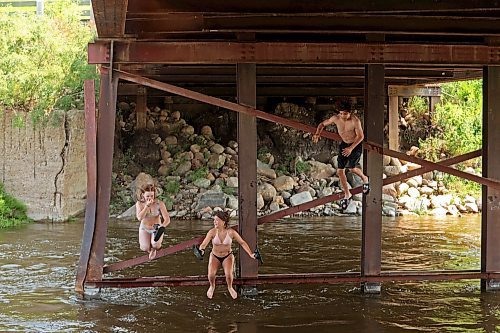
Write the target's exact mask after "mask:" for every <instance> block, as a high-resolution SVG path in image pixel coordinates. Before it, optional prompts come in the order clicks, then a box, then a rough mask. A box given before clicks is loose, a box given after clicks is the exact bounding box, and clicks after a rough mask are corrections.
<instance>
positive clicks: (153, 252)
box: [149, 248, 156, 260]
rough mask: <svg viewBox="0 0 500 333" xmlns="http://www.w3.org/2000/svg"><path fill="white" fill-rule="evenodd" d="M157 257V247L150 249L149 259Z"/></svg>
mask: <svg viewBox="0 0 500 333" xmlns="http://www.w3.org/2000/svg"><path fill="white" fill-rule="evenodd" d="M155 257H156V249H155V248H152V249H151V250H150V251H149V259H150V260H152V259H154V258H155Z"/></svg>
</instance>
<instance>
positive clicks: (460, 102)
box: [420, 80, 483, 161]
mask: <svg viewBox="0 0 500 333" xmlns="http://www.w3.org/2000/svg"><path fill="white" fill-rule="evenodd" d="M441 87H442V94H443V98H442V103H441V104H438V105H436V111H435V113H434V114H432V118H431V121H432V123H433V126H435V127H437V129H438V133H437V135H435V136H434V137H431V138H427V139H425V140H422V141H421V142H420V148H422V149H421V150H420V151H421V154H422V155H423V157H424V158H429V159H431V160H433V161H437V160H439V159H442V156H441V154H444V155H445V156H447V157H449V156H456V155H461V154H464V153H467V152H469V151H474V150H477V149H480V148H481V145H482V127H483V126H482V80H471V81H461V82H452V83H446V84H443V85H442V86H441Z"/></svg>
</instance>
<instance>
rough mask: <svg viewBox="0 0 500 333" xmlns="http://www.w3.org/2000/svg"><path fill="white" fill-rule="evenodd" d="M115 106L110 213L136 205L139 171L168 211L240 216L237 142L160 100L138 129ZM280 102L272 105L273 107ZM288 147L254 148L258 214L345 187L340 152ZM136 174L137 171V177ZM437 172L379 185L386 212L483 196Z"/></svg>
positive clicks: (419, 211)
mask: <svg viewBox="0 0 500 333" xmlns="http://www.w3.org/2000/svg"><path fill="white" fill-rule="evenodd" d="M287 106H289V104H287ZM119 108H120V110H121V111H120V120H119V124H120V131H121V134H120V136H119V137H121V138H122V140H123V142H131V143H130V146H129V147H128V148H127V149H126V150H125V152H122V151H118V152H117V153H116V155H115V163H114V165H115V169H114V173H113V193H112V198H111V213H112V214H114V216H121V217H126V216H130V215H133V214H134V211H133V209H132V210H130V211H129V212H127V213H125V211H126V210H127V209H128V208H130V207H131V206H132V205H133V204H134V203H135V200H136V188H137V185H136V184H137V183H138V182H139V183H141V181H142V180H141V179H142V178H144V177H147V178H151V177H152V178H154V182H156V183H157V185H158V187H159V188H160V191H161V195H160V198H161V199H162V200H163V201H165V203H166V204H167V208H168V209H169V212H170V214H171V216H172V217H176V218H180V219H192V218H209V217H210V215H211V211H212V210H213V209H224V210H229V211H231V212H232V214H233V215H237V210H238V199H237V197H236V195H237V192H238V153H239V147H238V144H237V142H235V141H233V140H229V141H228V142H227V143H226V144H223V143H222V142H221V140H219V139H217V138H216V136H215V135H214V131H213V130H212V128H211V127H210V126H208V125H203V126H201V128H200V130H199V132H196V131H195V128H194V126H192V125H190V124H188V123H187V121H186V120H185V119H183V118H182V115H181V113H180V112H179V111H170V110H167V109H161V108H159V107H154V108H152V109H148V110H147V114H146V116H147V118H146V119H145V121H146V122H145V123H146V129H144V130H143V131H137V130H135V123H134V120H135V119H136V118H137V116H136V114H135V104H134V103H130V104H128V103H124V102H122V103H120V104H119ZM283 108H285V107H284V106H280V105H278V106H277V109H283ZM283 131H285V132H286V135H288V136H293V137H294V140H293V141H294V142H298V141H302V142H303V144H307V145H311V146H313V144H312V142H311V138H310V134H309V133H305V134H304V133H303V132H300V131H295V132H294V133H290V132H292V131H291V130H290V131H288V130H286V128H284V127H283ZM127 138H129V139H127ZM127 140H128V141H127ZM326 141H327V140H325V139H321V140H320V142H319V143H318V146H319V147H325V143H326ZM134 143H135V144H134ZM285 148H286V147H283V150H284V151H283V152H282V153H281V154H280V155H276V156H275V155H274V154H273V153H271V152H270V151H269V150H268V149H266V148H265V147H261V148H259V151H258V160H257V176H258V188H257V211H258V214H259V216H261V215H267V214H271V213H273V212H276V211H279V210H283V209H286V208H288V207H291V206H296V205H300V204H303V203H305V202H308V201H312V200H314V199H317V198H322V197H325V196H328V195H331V194H334V193H341V192H342V188H341V186H340V181H339V178H338V176H337V169H338V165H337V158H338V157H337V155H336V154H332V153H331V150H328V151H326V153H328V154H325V152H322V151H318V152H317V153H318V155H317V156H325V155H326V156H328V157H327V158H326V160H324V161H323V162H321V161H318V160H315V159H314V158H309V159H304V158H303V157H302V156H301V155H295V156H290V155H287V152H286V151H285ZM328 149H330V148H328ZM334 151H336V150H334ZM417 151H418V148H416V147H414V148H412V149H411V150H410V151H409V152H408V154H410V155H413V156H415V155H416V154H417ZM383 164H384V169H383V171H384V173H383V175H382V176H383V177H384V178H386V177H390V176H395V175H398V174H401V173H405V172H407V171H411V170H414V169H417V168H419V167H420V166H419V165H416V164H414V163H408V162H406V161H403V160H399V159H397V158H391V157H389V156H384V162H383ZM471 170H472V169H471ZM141 172H146V174H143V173H141ZM471 172H474V170H472V171H471ZM138 174H140V176H138V177H136V176H137V175H138ZM442 179H443V174H442V173H439V172H427V173H424V174H423V175H421V176H415V177H412V178H410V179H407V180H406V181H404V182H397V183H394V184H390V185H386V186H384V187H383V198H382V199H383V205H382V212H383V215H385V216H393V217H394V216H399V215H427V214H428V215H432V216H446V215H452V216H461V215H463V214H474V213H479V212H480V210H481V206H482V205H481V198H480V197H473V196H471V195H457V194H453V193H451V192H450V191H449V190H448V189H447V188H446V187H445V185H444V182H443V181H442ZM152 181H153V180H152ZM348 183H349V185H348V186H349V188H354V187H358V186H361V184H362V181H361V179H360V178H359V177H358V176H356V175H353V174H352V173H348ZM361 199H362V196H361V195H359V194H358V195H354V196H353V200H352V201H351V202H350V204H349V206H348V207H347V209H345V210H341V209H340V206H339V204H338V203H337V202H331V203H327V204H325V205H321V206H318V207H315V208H312V209H311V210H309V211H307V212H303V213H301V214H300V215H301V216H304V215H305V216H348V215H361V213H362V211H361V210H362V204H361Z"/></svg>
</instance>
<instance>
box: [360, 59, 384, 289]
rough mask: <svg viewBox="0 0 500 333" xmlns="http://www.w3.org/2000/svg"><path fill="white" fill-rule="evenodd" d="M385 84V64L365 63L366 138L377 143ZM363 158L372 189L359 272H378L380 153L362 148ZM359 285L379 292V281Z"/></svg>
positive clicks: (367, 199) (367, 200)
mask: <svg viewBox="0 0 500 333" xmlns="http://www.w3.org/2000/svg"><path fill="white" fill-rule="evenodd" d="M384 86H385V81H384V66H383V65H366V66H365V112H364V120H365V121H364V133H365V139H366V140H367V141H370V142H373V143H376V144H379V145H380V146H383V144H384V101H385V89H384ZM363 159H364V160H363V161H364V163H363V168H364V172H365V174H366V175H367V176H368V177H369V178H370V187H371V190H370V193H369V194H368V195H364V196H363V216H362V244H361V275H362V276H377V275H379V274H380V270H381V267H380V265H381V264H380V263H381V237H382V182H383V180H382V174H383V156H382V155H381V154H379V153H376V152H373V151H365V154H364V157H363ZM362 287H363V291H364V292H365V293H379V292H380V283H364V284H363V286H362Z"/></svg>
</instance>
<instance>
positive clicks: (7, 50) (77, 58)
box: [0, 0, 96, 123]
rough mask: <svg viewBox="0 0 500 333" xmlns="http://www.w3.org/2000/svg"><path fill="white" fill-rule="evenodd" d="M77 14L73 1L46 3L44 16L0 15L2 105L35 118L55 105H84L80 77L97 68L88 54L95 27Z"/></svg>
mask: <svg viewBox="0 0 500 333" xmlns="http://www.w3.org/2000/svg"><path fill="white" fill-rule="evenodd" d="M79 15H80V13H79V8H78V5H77V3H76V2H75V1H71V0H61V1H54V2H52V1H51V2H46V6H45V15H43V16H36V15H35V14H34V13H25V14H10V15H0V30H1V31H2V34H1V35H0V54H1V55H2V56H1V57H0V108H2V109H3V108H9V109H16V110H19V111H21V110H22V111H28V112H31V113H32V117H31V118H32V120H33V121H34V122H35V123H37V122H39V121H40V120H41V119H43V118H44V116H46V115H47V114H49V113H50V112H51V111H52V109H54V108H59V109H63V110H68V109H70V108H75V107H78V108H81V107H82V105H83V80H85V79H93V78H95V77H96V71H95V67H94V66H89V65H87V59H86V57H87V55H86V47H87V44H88V42H89V41H91V39H92V38H93V31H92V29H91V28H90V27H89V26H85V25H83V24H82V23H81V22H80V17H79ZM28 22H29V24H28Z"/></svg>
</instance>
